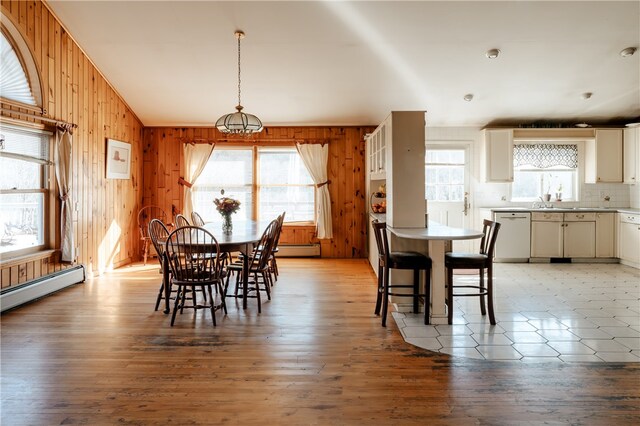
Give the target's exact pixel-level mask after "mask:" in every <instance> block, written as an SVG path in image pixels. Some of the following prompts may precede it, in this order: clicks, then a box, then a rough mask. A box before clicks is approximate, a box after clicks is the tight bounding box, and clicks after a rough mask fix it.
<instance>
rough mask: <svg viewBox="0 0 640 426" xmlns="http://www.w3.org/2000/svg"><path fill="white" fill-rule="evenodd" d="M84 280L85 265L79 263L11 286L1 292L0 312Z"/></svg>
mask: <svg viewBox="0 0 640 426" xmlns="http://www.w3.org/2000/svg"><path fill="white" fill-rule="evenodd" d="M84 280H85V274H84V266H82V265H78V266H74V267H72V268H68V269H65V270H63V271H59V272H55V273H53V274H49V275H46V276H44V277H40V278H36V279H35V280H32V281H29V282H26V283H24V284H21V285H18V286H15V287H9V288H7V289H5V290H3V291H2V293H1V294H0V312H4V311H6V310H8V309H12V308H15V307H16V306H20V305H22V304H25V303H28V302H31V301H33V300H37V299H40V298H42V297H44V296H46V295H48V294H51V293H54V292H56V291H59V290H62V289H63V288H65V287H68V286H70V285H73V284H77V283H81V282H84Z"/></svg>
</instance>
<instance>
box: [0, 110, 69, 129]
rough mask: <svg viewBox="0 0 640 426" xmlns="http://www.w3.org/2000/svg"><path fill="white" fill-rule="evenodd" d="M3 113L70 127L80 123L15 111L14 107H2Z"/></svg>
mask: <svg viewBox="0 0 640 426" xmlns="http://www.w3.org/2000/svg"><path fill="white" fill-rule="evenodd" d="M2 114H5V115H7V114H15V115H21V116H23V117H26V118H35V119H36V120H40V121H42V122H43V123H51V124H55V125H56V126H60V125H62V126H70V127H72V128H74V129H77V128H78V125H77V124H75V123H69V122H66V121H62V120H54V119H53V118H47V117H42V116H40V115H37V114H31V113H28V112H20V111H14V110H12V109H6V108H2ZM6 118H11V117H6Z"/></svg>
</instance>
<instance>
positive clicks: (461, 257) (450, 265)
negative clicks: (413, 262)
mask: <svg viewBox="0 0 640 426" xmlns="http://www.w3.org/2000/svg"><path fill="white" fill-rule="evenodd" d="M499 230H500V224H499V223H497V222H492V221H490V220H486V219H485V220H484V222H483V227H482V232H483V234H484V235H483V236H482V240H480V253H446V254H445V255H444V266H445V268H446V269H447V284H446V285H447V313H448V320H449V324H451V323H453V298H454V297H469V296H475V297H480V312H482V315H486V314H487V311H486V309H485V305H484V298H485V296H486V297H487V301H488V305H489V306H488V307H489V321H490V322H491V324H492V325H496V317H495V315H494V314H493V250H494V248H495V245H496V239H497V238H498V231H499ZM454 269H477V270H478V273H479V275H480V283H479V285H455V286H454V285H453V270H454ZM485 269H486V270H487V285H486V287H485V285H484V270H485ZM454 288H470V289H476V290H478V291H477V292H474V293H456V294H454V293H453V289H454Z"/></svg>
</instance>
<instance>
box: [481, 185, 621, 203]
mask: <svg viewBox="0 0 640 426" xmlns="http://www.w3.org/2000/svg"><path fill="white" fill-rule="evenodd" d="M474 195H475V197H474V198H475V203H476V206H478V207H507V206H524V207H530V206H531V204H532V202H517V203H516V202H511V201H509V184H507V183H484V184H480V185H477V186H476V191H475V194H474ZM606 196H608V197H609V201H608V202H607V201H605V199H604V198H605V197H606ZM551 203H552V204H553V205H554V206H558V207H561V206H565V207H629V206H631V205H632V203H631V200H630V191H629V185H624V184H621V183H595V184H591V183H583V184H581V185H580V201H578V202H569V201H560V202H556V201H553V200H552V201H551Z"/></svg>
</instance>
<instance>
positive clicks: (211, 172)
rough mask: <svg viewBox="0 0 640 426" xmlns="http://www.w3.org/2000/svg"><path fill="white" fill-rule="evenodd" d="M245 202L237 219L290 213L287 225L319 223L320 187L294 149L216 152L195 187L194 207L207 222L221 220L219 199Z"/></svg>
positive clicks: (264, 219) (257, 148)
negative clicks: (317, 201)
mask: <svg viewBox="0 0 640 426" xmlns="http://www.w3.org/2000/svg"><path fill="white" fill-rule="evenodd" d="M222 189H224V191H225V194H224V196H226V197H232V198H236V199H238V200H240V203H241V207H240V210H239V211H238V212H237V213H236V214H235V215H234V217H233V220H238V221H246V220H263V221H267V220H271V219H274V218H275V217H276V216H278V215H279V214H281V213H282V212H283V211H286V212H287V214H286V216H285V222H287V223H291V222H313V221H315V186H314V185H313V181H312V180H311V177H310V176H309V173H308V172H307V169H306V168H305V166H304V164H303V163H302V159H301V158H300V155H299V154H298V152H297V150H296V149H295V148H292V147H282V148H281V147H277V148H276V147H273V148H271V147H269V148H266V147H256V146H254V147H247V148H243V147H229V148H217V147H216V148H215V149H214V150H213V153H212V154H211V158H210V159H209V162H208V163H207V165H206V167H205V169H204V171H203V172H202V174H201V175H200V177H199V178H198V180H197V181H196V182H195V184H194V185H193V208H194V210H195V211H197V212H198V213H200V215H201V216H202V217H203V219H204V220H205V221H206V222H221V221H222V218H221V216H220V214H219V213H218V212H217V211H216V209H215V206H214V204H213V199H214V198H219V197H222V195H221V193H220V191H221V190H222Z"/></svg>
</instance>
